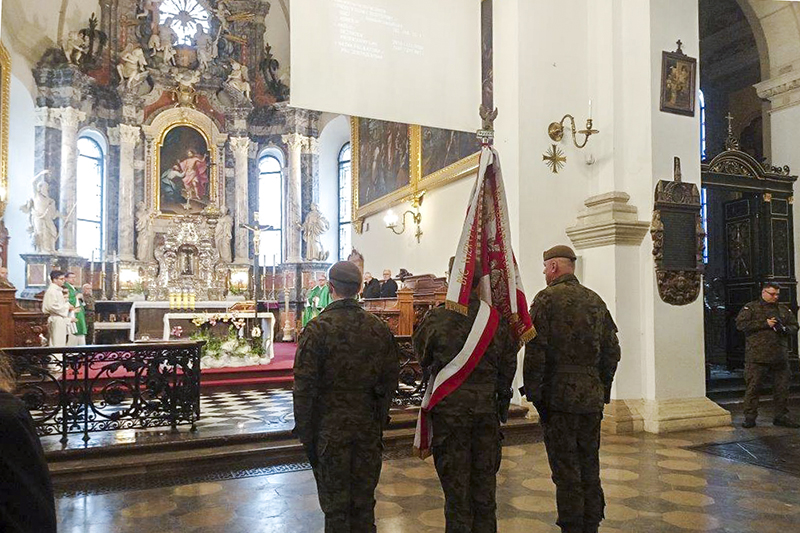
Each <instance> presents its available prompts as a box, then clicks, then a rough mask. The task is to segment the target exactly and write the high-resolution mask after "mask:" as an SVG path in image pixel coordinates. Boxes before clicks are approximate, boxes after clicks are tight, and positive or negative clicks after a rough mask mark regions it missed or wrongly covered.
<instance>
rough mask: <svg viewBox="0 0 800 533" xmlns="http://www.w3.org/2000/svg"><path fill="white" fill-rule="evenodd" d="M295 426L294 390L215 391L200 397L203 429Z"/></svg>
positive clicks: (201, 428)
mask: <svg viewBox="0 0 800 533" xmlns="http://www.w3.org/2000/svg"><path fill="white" fill-rule="evenodd" d="M264 425H266V426H286V425H288V426H293V425H294V412H293V410H292V390H291V389H270V390H245V391H236V392H212V393H202V394H201V395H200V420H199V421H198V422H197V428H198V429H199V430H201V431H202V430H205V429H214V430H219V429H224V428H229V427H230V428H236V429H238V430H241V429H244V428H249V427H252V426H264Z"/></svg>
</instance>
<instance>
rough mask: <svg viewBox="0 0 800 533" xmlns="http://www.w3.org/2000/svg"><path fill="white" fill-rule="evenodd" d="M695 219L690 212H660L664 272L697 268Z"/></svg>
mask: <svg viewBox="0 0 800 533" xmlns="http://www.w3.org/2000/svg"><path fill="white" fill-rule="evenodd" d="M695 218H696V215H695V213H693V212H691V211H689V212H687V211H666V210H662V211H661V222H662V224H664V250H663V257H662V259H661V268H663V269H665V270H694V269H695V268H697V257H696V254H697V234H696V233H697V230H696V228H695Z"/></svg>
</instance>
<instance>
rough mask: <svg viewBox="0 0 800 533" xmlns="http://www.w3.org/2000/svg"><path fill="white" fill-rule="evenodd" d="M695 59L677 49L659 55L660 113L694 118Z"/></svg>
mask: <svg viewBox="0 0 800 533" xmlns="http://www.w3.org/2000/svg"><path fill="white" fill-rule="evenodd" d="M696 92H697V59H695V58H693V57H689V56H687V55H686V54H684V53H683V50H681V42H680V41H678V49H677V50H676V51H674V52H662V53H661V111H665V112H667V113H675V114H677V115H687V116H690V117H693V116H694V106H695V94H696Z"/></svg>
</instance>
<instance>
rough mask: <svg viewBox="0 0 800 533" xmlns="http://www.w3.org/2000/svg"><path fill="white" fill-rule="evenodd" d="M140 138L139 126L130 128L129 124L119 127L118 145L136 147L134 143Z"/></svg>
mask: <svg viewBox="0 0 800 533" xmlns="http://www.w3.org/2000/svg"><path fill="white" fill-rule="evenodd" d="M140 137H141V129H140V128H139V126H131V125H129V124H120V125H119V140H120V144H122V145H128V146H136V142H137V141H138V140H139V138H140Z"/></svg>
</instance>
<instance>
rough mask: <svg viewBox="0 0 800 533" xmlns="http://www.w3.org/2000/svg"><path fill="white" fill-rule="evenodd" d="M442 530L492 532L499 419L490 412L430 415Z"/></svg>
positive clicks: (499, 437)
mask: <svg viewBox="0 0 800 533" xmlns="http://www.w3.org/2000/svg"><path fill="white" fill-rule="evenodd" d="M431 421H432V427H433V443H432V444H433V446H432V451H433V461H434V465H435V466H436V473H437V474H438V475H439V481H440V483H441V484H442V490H443V491H444V501H445V503H444V515H445V521H446V524H447V525H446V530H445V531H446V533H496V531H497V513H496V510H497V503H496V500H495V494H496V491H497V470H498V469H499V468H500V458H501V454H502V449H501V446H500V439H501V435H500V421H499V420H498V418H497V414H496V413H492V414H483V415H472V416H470V415H468V414H464V415H458V416H456V415H453V414H437V413H436V412H435V411H434V412H433V413H432V416H431Z"/></svg>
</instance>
